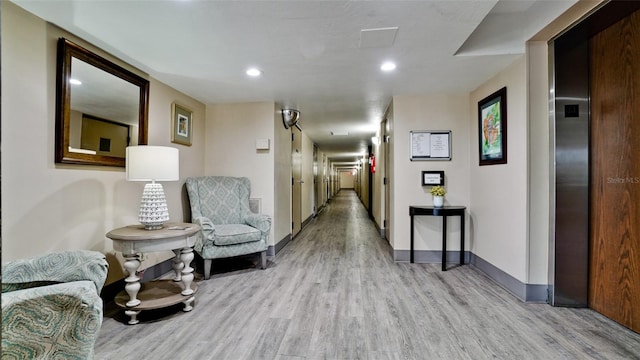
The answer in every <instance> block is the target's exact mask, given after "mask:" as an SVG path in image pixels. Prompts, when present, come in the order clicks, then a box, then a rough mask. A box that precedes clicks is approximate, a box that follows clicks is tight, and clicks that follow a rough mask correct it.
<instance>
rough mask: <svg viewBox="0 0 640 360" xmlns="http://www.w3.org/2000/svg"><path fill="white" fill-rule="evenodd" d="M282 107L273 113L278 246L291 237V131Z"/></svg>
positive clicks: (275, 235) (275, 219)
mask: <svg viewBox="0 0 640 360" xmlns="http://www.w3.org/2000/svg"><path fill="white" fill-rule="evenodd" d="M281 111H282V107H281V106H280V105H277V106H276V109H275V111H274V113H273V120H272V121H273V128H274V145H273V152H274V158H275V166H274V171H275V176H274V178H275V184H274V196H275V217H274V218H273V222H272V225H271V226H272V228H273V231H274V239H273V241H274V242H275V243H276V244H277V243H278V242H280V241H281V240H284V239H286V238H289V237H290V236H291V131H290V130H287V129H285V128H284V125H282V113H281Z"/></svg>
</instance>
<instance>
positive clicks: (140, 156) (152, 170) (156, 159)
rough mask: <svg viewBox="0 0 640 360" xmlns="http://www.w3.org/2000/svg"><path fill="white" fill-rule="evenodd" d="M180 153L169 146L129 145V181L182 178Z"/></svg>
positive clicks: (127, 167)
mask: <svg viewBox="0 0 640 360" xmlns="http://www.w3.org/2000/svg"><path fill="white" fill-rule="evenodd" d="M179 159H180V154H179V152H178V149H176V148H173V147H167V146H149V145H140V146H128V147H127V157H126V171H127V180H129V181H175V180H179V179H180V161H179Z"/></svg>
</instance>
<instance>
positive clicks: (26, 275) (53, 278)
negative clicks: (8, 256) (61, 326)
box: [2, 250, 109, 297]
mask: <svg viewBox="0 0 640 360" xmlns="http://www.w3.org/2000/svg"><path fill="white" fill-rule="evenodd" d="M108 266H109V265H108V263H107V260H106V257H105V255H104V254H102V253H99V252H97V251H89V250H74V251H63V252H57V253H52V254H47V255H43V256H38V257H34V258H30V259H23V260H15V261H10V262H8V263H6V264H4V265H2V292H3V293H5V292H8V291H15V290H20V289H28V288H32V287H36V286H42V285H48V284H56V283H64V282H71V281H82V280H89V281H91V282H93V284H94V286H95V288H96V291H97V293H98V294H99V293H100V290H102V286H103V285H104V282H105V280H106V278H107V270H108ZM3 297H4V295H3Z"/></svg>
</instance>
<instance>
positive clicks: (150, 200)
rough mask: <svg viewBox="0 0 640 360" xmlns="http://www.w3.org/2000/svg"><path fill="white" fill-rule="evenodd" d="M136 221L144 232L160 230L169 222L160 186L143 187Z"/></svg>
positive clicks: (165, 200)
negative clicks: (142, 226)
mask: <svg viewBox="0 0 640 360" xmlns="http://www.w3.org/2000/svg"><path fill="white" fill-rule="evenodd" d="M138 221H140V223H141V224H142V225H144V228H145V229H146V230H158V229H162V225H163V224H164V223H165V222H167V221H169V209H168V207H167V199H166V198H165V196H164V189H163V188H162V184H156V183H149V184H146V185H145V186H144V191H143V192H142V200H140V214H139V215H138Z"/></svg>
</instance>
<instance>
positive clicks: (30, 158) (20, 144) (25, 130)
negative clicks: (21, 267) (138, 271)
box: [0, 1, 204, 283]
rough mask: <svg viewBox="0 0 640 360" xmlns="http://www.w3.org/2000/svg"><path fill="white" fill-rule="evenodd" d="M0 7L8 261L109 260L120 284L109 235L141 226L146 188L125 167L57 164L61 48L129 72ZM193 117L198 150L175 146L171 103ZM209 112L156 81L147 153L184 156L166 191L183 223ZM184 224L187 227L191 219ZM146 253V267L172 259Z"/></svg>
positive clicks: (35, 21)
mask: <svg viewBox="0 0 640 360" xmlns="http://www.w3.org/2000/svg"><path fill="white" fill-rule="evenodd" d="M0 6H2V19H1V26H2V209H3V214H2V260H3V261H7V260H12V259H17V258H24V257H29V256H35V255H39V254H43V253H48V252H53V251H59V250H67V249H91V250H97V251H101V252H104V253H107V254H108V257H109V261H110V262H111V267H110V271H109V277H108V279H107V283H110V282H113V281H114V280H116V279H118V278H121V277H122V276H121V274H122V269H121V266H120V264H119V263H117V262H118V261H121V259H120V258H119V257H115V256H113V250H112V249H113V247H112V243H111V240H109V239H107V238H106V237H105V233H107V232H108V231H109V230H111V229H113V228H115V227H120V226H124V225H128V224H134V223H137V213H138V206H139V201H140V196H141V194H142V187H143V184H141V183H137V182H127V181H126V180H125V175H124V169H123V168H110V167H97V166H85V165H57V164H55V163H54V135H55V131H54V125H55V97H56V89H55V79H56V43H57V39H58V37H60V36H64V37H67V38H69V39H70V40H72V41H74V42H76V43H78V44H80V45H82V46H85V47H86V48H88V49H90V50H92V51H94V52H96V53H98V54H100V55H102V56H104V57H106V58H108V59H110V60H112V61H114V62H116V63H118V64H119V65H121V66H123V67H125V68H128V69H129V70H132V71H134V72H136V73H138V74H140V75H141V76H143V77H145V75H144V74H142V73H140V72H139V71H137V70H136V69H133V68H131V67H129V66H128V65H127V64H124V63H122V62H120V61H117V60H116V59H114V58H112V57H111V56H109V55H108V54H105V53H104V52H102V51H100V50H99V49H96V48H94V47H93V46H91V45H90V44H87V43H85V42H83V41H82V40H81V39H77V38H76V37H74V36H72V35H70V34H68V33H66V32H64V31H62V30H60V29H58V28H57V27H55V26H53V25H49V24H47V23H45V22H44V21H42V20H41V19H39V18H37V17H35V16H33V15H31V14H29V13H27V12H25V11H24V10H22V9H21V8H19V7H17V6H15V5H14V4H12V3H10V2H7V1H3V2H2V3H1V5H0ZM174 100H177V101H180V102H181V103H182V104H184V105H185V106H188V107H189V108H190V109H191V110H193V121H194V125H193V126H194V137H193V146H191V147H185V146H181V145H176V144H171V142H170V140H171V136H170V128H171V102H172V101H174ZM203 120H204V105H203V104H201V103H199V102H197V101H195V100H193V99H191V98H189V97H186V96H184V95H183V94H181V93H179V92H177V91H175V90H173V89H171V88H169V87H167V86H165V85H163V84H161V83H159V82H157V81H154V80H153V79H151V88H150V103H149V128H148V130H149V144H152V145H168V146H175V147H177V148H178V149H180V160H181V167H180V177H181V181H178V182H167V183H164V186H165V192H166V195H167V202H168V206H169V212H170V218H171V220H172V221H182V220H183V210H184V209H183V207H182V206H183V205H182V197H181V186H182V183H184V179H185V178H186V177H188V176H193V175H201V174H202V165H203V156H202V154H203V149H204V144H203V137H202V135H201V134H202V133H203V129H204V122H203ZM185 220H186V219H185ZM171 254H172V253H171V252H168V253H166V254H164V253H159V254H149V255H150V256H149V257H147V259H146V260H145V261H144V262H143V264H142V268H145V267H148V266H152V265H155V264H156V263H158V262H160V261H163V260H165V259H167V258H169V257H170V256H171Z"/></svg>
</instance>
